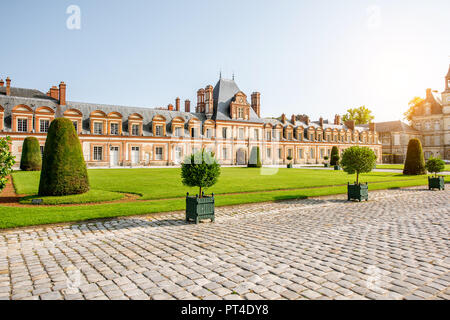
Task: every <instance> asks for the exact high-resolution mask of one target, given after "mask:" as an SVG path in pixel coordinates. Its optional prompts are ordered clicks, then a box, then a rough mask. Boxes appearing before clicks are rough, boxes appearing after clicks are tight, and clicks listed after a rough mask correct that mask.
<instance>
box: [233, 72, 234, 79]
mask: <svg viewBox="0 0 450 320" xmlns="http://www.w3.org/2000/svg"><path fill="white" fill-rule="evenodd" d="M233 81H234V72H233Z"/></svg>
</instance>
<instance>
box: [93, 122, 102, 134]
mask: <svg viewBox="0 0 450 320" xmlns="http://www.w3.org/2000/svg"><path fill="white" fill-rule="evenodd" d="M94 134H103V123H102V122H94Z"/></svg>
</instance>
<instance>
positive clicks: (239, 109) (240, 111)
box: [238, 108, 244, 119]
mask: <svg viewBox="0 0 450 320" xmlns="http://www.w3.org/2000/svg"><path fill="white" fill-rule="evenodd" d="M238 118H240V119H243V118H244V110H243V109H242V108H238Z"/></svg>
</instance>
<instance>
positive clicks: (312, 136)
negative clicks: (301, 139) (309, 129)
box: [309, 133, 314, 141]
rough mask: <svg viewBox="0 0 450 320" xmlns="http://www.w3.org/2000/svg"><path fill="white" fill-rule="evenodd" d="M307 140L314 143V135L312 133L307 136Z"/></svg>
mask: <svg viewBox="0 0 450 320" xmlns="http://www.w3.org/2000/svg"><path fill="white" fill-rule="evenodd" d="M309 140H310V141H314V134H313V133H312V134H310V135H309Z"/></svg>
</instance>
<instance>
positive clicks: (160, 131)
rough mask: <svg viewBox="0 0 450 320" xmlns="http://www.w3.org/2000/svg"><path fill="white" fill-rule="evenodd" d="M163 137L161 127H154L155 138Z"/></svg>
mask: <svg viewBox="0 0 450 320" xmlns="http://www.w3.org/2000/svg"><path fill="white" fill-rule="evenodd" d="M162 135H163V126H155V136H157V137H162Z"/></svg>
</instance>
